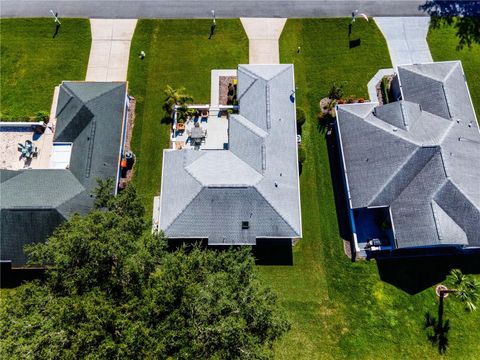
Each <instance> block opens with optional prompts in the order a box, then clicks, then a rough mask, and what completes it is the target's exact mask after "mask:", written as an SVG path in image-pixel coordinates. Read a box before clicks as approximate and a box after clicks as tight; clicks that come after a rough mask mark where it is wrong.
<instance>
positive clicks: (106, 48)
mask: <svg viewBox="0 0 480 360" xmlns="http://www.w3.org/2000/svg"><path fill="white" fill-rule="evenodd" d="M136 24H137V20H136V19H133V20H118V19H90V26H91V29H92V48H91V49H90V58H89V60H88V69H87V78H86V80H87V81H125V80H127V70H128V58H129V56H130V43H131V41H132V36H133V32H134V31H135V26H136Z"/></svg>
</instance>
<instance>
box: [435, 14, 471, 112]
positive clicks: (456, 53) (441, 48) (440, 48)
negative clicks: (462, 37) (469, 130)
mask: <svg viewBox="0 0 480 360" xmlns="http://www.w3.org/2000/svg"><path fill="white" fill-rule="evenodd" d="M456 31H457V30H456V29H455V27H454V25H453V24H452V25H451V26H448V25H444V26H441V27H440V28H433V27H430V31H429V32H428V38H427V40H428V45H429V47H430V52H431V53H432V57H433V60H434V61H446V60H461V61H462V66H463V70H464V72H465V75H466V77H467V82H468V87H469V89H470V95H471V96H472V101H473V106H474V107H475V112H476V113H477V120H478V121H480V45H479V44H473V45H472V47H471V48H468V47H464V48H463V49H462V50H458V49H457V45H458V42H459V39H458V37H457V36H456Z"/></svg>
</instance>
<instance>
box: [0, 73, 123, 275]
mask: <svg viewBox="0 0 480 360" xmlns="http://www.w3.org/2000/svg"><path fill="white" fill-rule="evenodd" d="M125 97H126V83H122V82H116V83H111V82H109V83H99V82H63V83H62V85H61V86H60V91H59V97H58V102H57V114H56V115H57V123H56V131H55V136H54V141H57V142H71V143H73V146H72V154H71V158H70V166H69V169H66V170H56V169H32V170H20V171H9V170H0V178H1V196H2V199H1V202H0V211H1V224H0V225H1V231H0V232H1V252H0V253H1V260H11V261H12V265H13V266H22V265H24V264H25V260H26V259H25V256H24V254H23V246H24V245H25V244H27V243H34V242H43V241H45V240H46V238H47V237H48V236H49V235H50V234H51V233H52V231H53V230H54V229H55V227H57V226H58V225H59V224H60V223H61V222H63V221H64V220H65V219H68V218H69V217H70V216H71V215H72V214H74V213H80V214H85V213H86V212H88V211H89V210H90V209H91V208H92V206H93V198H92V196H91V194H92V191H93V189H94V188H95V187H96V184H97V178H101V179H106V178H112V177H116V174H117V169H118V162H119V155H120V154H119V151H120V144H121V137H122V129H123V119H124V110H125Z"/></svg>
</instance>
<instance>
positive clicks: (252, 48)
mask: <svg viewBox="0 0 480 360" xmlns="http://www.w3.org/2000/svg"><path fill="white" fill-rule="evenodd" d="M240 21H241V22H242V25H243V28H244V29H245V32H246V33H247V36H248V42H249V46H248V54H249V62H250V64H278V63H280V55H279V48H278V39H279V38H280V35H281V33H282V30H283V27H284V26H285V22H286V21H287V19H279V18H240Z"/></svg>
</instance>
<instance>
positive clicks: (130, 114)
mask: <svg viewBox="0 0 480 360" xmlns="http://www.w3.org/2000/svg"><path fill="white" fill-rule="evenodd" d="M128 99H129V101H128V107H129V108H128V119H127V133H126V134H125V144H124V149H125V150H124V153H126V152H127V151H131V150H132V149H131V144H130V143H131V140H132V135H133V126H134V125H135V105H136V100H135V98H134V97H133V96H129V98H128ZM134 168H135V164H134V166H133V167H132V169H130V170H127V173H126V175H125V177H122V178H121V179H120V184H119V187H120V188H125V187H126V185H127V184H128V183H129V182H130V181H131V180H132V177H133V169H134Z"/></svg>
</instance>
